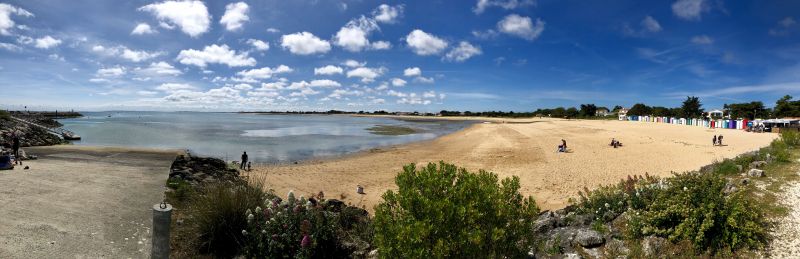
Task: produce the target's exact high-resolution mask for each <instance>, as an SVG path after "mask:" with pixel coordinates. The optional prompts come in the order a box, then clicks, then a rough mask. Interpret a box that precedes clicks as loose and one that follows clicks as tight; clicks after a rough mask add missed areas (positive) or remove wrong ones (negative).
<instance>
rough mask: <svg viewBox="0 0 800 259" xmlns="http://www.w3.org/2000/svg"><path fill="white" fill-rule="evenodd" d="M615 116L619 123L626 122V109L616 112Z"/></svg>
mask: <svg viewBox="0 0 800 259" xmlns="http://www.w3.org/2000/svg"><path fill="white" fill-rule="evenodd" d="M617 116H618V117H619V120H621V121H624V120H628V109H626V108H622V109H619V111H617Z"/></svg>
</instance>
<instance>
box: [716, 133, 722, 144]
mask: <svg viewBox="0 0 800 259" xmlns="http://www.w3.org/2000/svg"><path fill="white" fill-rule="evenodd" d="M717 145H720V146H722V135H719V137H717Z"/></svg>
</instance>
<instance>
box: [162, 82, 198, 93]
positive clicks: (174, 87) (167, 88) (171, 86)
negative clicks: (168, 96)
mask: <svg viewBox="0 0 800 259" xmlns="http://www.w3.org/2000/svg"><path fill="white" fill-rule="evenodd" d="M194 89H195V87H194V86H192V85H190V84H179V83H163V84H161V85H159V86H157V87H156V90H159V91H162V92H176V91H180V90H194Z"/></svg>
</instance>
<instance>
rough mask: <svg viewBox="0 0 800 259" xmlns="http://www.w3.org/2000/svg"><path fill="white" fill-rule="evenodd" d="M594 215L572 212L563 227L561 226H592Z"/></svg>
mask: <svg viewBox="0 0 800 259" xmlns="http://www.w3.org/2000/svg"><path fill="white" fill-rule="evenodd" d="M593 220H594V215H592V214H575V213H573V212H570V214H567V216H566V217H565V219H564V222H563V225H560V226H562V227H563V226H588V225H590V224H592V221H593Z"/></svg>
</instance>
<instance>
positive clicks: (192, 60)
mask: <svg viewBox="0 0 800 259" xmlns="http://www.w3.org/2000/svg"><path fill="white" fill-rule="evenodd" d="M176 59H177V60H179V61H180V62H181V64H184V65H195V66H198V67H202V68H205V67H206V66H207V65H208V64H210V63H211V64H213V63H217V64H224V65H228V67H246V66H255V65H256V60H255V59H253V58H251V57H250V56H249V55H248V53H247V52H243V53H236V51H235V50H231V49H230V48H229V47H228V45H222V46H218V45H216V44H213V45H211V46H206V47H205V48H204V49H203V50H202V51H201V50H194V49H188V50H181V52H180V53H179V54H178V57H177V58H176Z"/></svg>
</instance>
